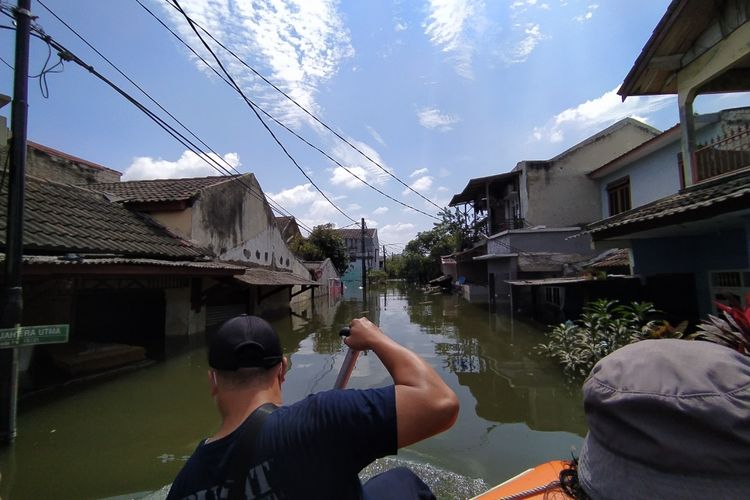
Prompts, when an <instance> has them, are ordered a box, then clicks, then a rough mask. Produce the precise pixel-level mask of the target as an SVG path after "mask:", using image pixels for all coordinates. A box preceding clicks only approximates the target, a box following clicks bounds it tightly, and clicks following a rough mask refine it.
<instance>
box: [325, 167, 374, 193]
mask: <svg viewBox="0 0 750 500" xmlns="http://www.w3.org/2000/svg"><path fill="white" fill-rule="evenodd" d="M347 170H349V172H347ZM352 174H354V175H356V176H357V177H359V179H362V180H363V181H367V170H365V169H364V168H362V167H346V169H344V168H342V167H336V168H334V169H333V175H332V176H331V183H332V184H334V185H336V186H341V185H344V186H346V187H348V188H351V189H357V188H361V187H365V184H364V182H362V181H360V180H359V179H357V177H355V176H354V175H352Z"/></svg>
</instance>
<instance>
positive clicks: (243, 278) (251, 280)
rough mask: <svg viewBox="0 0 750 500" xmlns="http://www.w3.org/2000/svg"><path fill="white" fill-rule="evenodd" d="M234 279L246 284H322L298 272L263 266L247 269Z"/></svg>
mask: <svg viewBox="0 0 750 500" xmlns="http://www.w3.org/2000/svg"><path fill="white" fill-rule="evenodd" d="M234 279H235V280H237V281H240V282H242V283H244V284H246V285H265V286H284V285H287V286H293V285H302V286H305V285H307V286H320V284H318V283H316V282H314V281H312V280H310V279H305V278H303V277H301V276H297V275H296V274H292V273H289V272H285V271H273V270H271V269H264V268H262V267H254V268H252V269H247V270H246V271H245V274H240V275H238V276H234Z"/></svg>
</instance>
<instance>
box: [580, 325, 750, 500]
mask: <svg viewBox="0 0 750 500" xmlns="http://www.w3.org/2000/svg"><path fill="white" fill-rule="evenodd" d="M583 393H584V409H585V412H586V419H587V421H588V426H589V432H588V434H587V435H586V438H585V440H584V443H583V447H582V449H581V453H580V457H579V462H578V478H579V481H580V483H581V485H582V486H583V489H584V490H585V491H586V492H587V493H588V494H589V496H591V497H592V498H594V499H629V500H633V499H663V498H666V499H689V498H695V499H706V498H712V499H735V498H738V499H739V498H750V357H748V356H745V355H743V354H740V353H738V352H736V351H734V350H732V349H730V348H728V347H724V346H720V345H716V344H711V343H708V342H701V341H690V340H677V339H662V340H644V341H641V342H637V343H635V344H631V345H629V346H626V347H623V348H622V349H619V350H617V351H615V352H614V353H612V354H610V355H609V356H607V357H605V358H604V359H602V360H601V361H599V363H597V364H596V366H594V369H593V370H592V371H591V374H590V375H589V378H588V379H587V380H586V382H585V383H584V386H583Z"/></svg>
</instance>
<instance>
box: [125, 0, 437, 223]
mask: <svg viewBox="0 0 750 500" xmlns="http://www.w3.org/2000/svg"><path fill="white" fill-rule="evenodd" d="M136 1H137V2H138V3H139V4H140V0H136ZM166 1H167V4H169V5H170V6H171V7H173V8H176V7H175V6H174V5H172V3H171V2H170V1H169V0H166ZM175 3H176V0H175ZM180 11H181V12H182V14H183V15H184V16H185V17H186V18H188V16H187V14H185V12H184V11H183V10H182V9H180ZM190 22H191V23H193V24H195V26H197V27H198V28H200V30H201V31H203V32H204V33H205V34H206V35H208V36H209V37H210V38H211V39H212V40H213V41H214V42H216V44H217V45H219V47H221V48H222V49H224V50H226V51H227V52H228V53H229V54H230V55H231V56H232V57H234V58H235V59H236V60H237V61H238V62H239V63H240V64H242V65H243V66H245V67H246V68H248V69H249V70H250V71H252V72H253V73H254V74H255V75H256V76H258V78H260V79H261V80H263V81H264V82H266V83H267V84H268V85H270V86H271V87H272V88H273V89H274V90H276V91H277V92H279V93H280V94H281V95H283V96H284V97H285V98H287V99H288V100H289V101H291V102H292V103H293V104H294V105H295V106H297V107H298V108H299V109H300V110H302V111H303V112H304V113H305V114H307V115H308V116H309V117H310V118H312V119H313V120H315V121H316V122H317V123H318V124H320V125H321V126H323V128H325V129H326V130H328V131H329V132H331V133H332V134H333V135H335V136H336V137H337V138H338V139H340V140H341V141H343V142H344V143H345V144H347V145H348V146H349V147H351V148H352V149H354V150H355V151H356V152H357V153H359V154H360V155H362V156H363V157H365V158H366V159H367V160H368V161H370V163H372V164H373V165H375V166H376V167H378V168H379V169H381V170H382V171H383V172H385V173H386V174H388V175H390V176H391V177H393V178H394V179H396V180H397V181H398V182H399V183H401V184H402V185H403V186H404V187H406V188H407V189H408V190H409V191H411V192H413V193H415V194H417V195H418V196H420V197H421V198H422V199H424V200H425V201H427V202H428V203H430V204H432V205H433V206H434V207H435V208H437V209H438V210H443V209H444V208H445V207H441V206H440V205H437V204H436V203H435V202H433V201H432V200H430V199H429V198H427V197H425V196H424V195H422V193H420V192H419V191H416V190H415V189H414V188H412V187H411V186H409V185H408V184H406V183H405V182H403V181H402V180H401V179H399V178H398V177H397V176H396V175H394V174H393V173H392V172H390V171H389V170H388V169H386V168H385V167H383V166H382V165H381V164H380V163H378V162H377V161H375V160H374V159H372V158H371V157H370V156H369V155H368V154H367V153H365V152H364V151H362V150H361V149H360V148H358V147H357V146H355V145H354V144H352V143H351V142H349V141H348V140H347V139H346V138H345V137H343V136H341V134H339V133H338V132H336V131H335V130H333V129H332V128H331V127H330V126H329V125H328V124H326V123H325V122H323V121H322V120H321V119H320V118H318V117H317V116H315V115H314V114H313V113H312V112H310V111H309V110H307V109H306V108H305V107H304V106H302V105H301V104H300V103H299V102H297V101H296V100H295V99H294V98H293V97H291V96H290V95H289V94H287V93H286V92H284V91H283V90H282V89H280V88H279V87H278V86H277V85H275V84H274V83H273V82H271V81H270V80H268V79H267V78H266V77H265V76H263V75H262V74H261V73H260V72H258V71H257V70H256V69H255V68H253V67H252V66H250V65H249V64H247V62H245V61H244V60H243V59H242V58H241V57H239V56H238V55H237V54H236V53H235V52H234V51H232V50H231V49H230V48H228V47H227V46H226V45H224V44H223V43H222V42H221V41H219V40H217V39H216V38H215V37H214V36H213V35H212V34H211V33H210V32H209V31H208V30H206V29H205V28H204V27H203V26H201V25H200V24H198V23H197V22H196V21H193V20H190ZM349 173H351V172H349ZM352 175H354V174H352Z"/></svg>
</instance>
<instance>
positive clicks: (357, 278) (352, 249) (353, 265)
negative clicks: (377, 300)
mask: <svg viewBox="0 0 750 500" xmlns="http://www.w3.org/2000/svg"><path fill="white" fill-rule="evenodd" d="M334 231H335V232H336V234H338V235H339V236H340V237H341V239H342V240H344V245H345V246H346V250H347V251H348V252H349V268H348V269H347V270H346V272H345V273H344V274H343V275H342V276H341V281H344V282H345V283H346V282H361V281H362V260H363V259H364V262H365V268H366V269H367V270H372V269H382V268H383V258H382V257H381V255H380V243H378V230H377V229H374V228H373V229H367V228H365V230H364V232H363V231H362V229H347V228H343V229H334ZM363 240H364V245H365V251H364V255H363V252H362V241H363Z"/></svg>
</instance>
